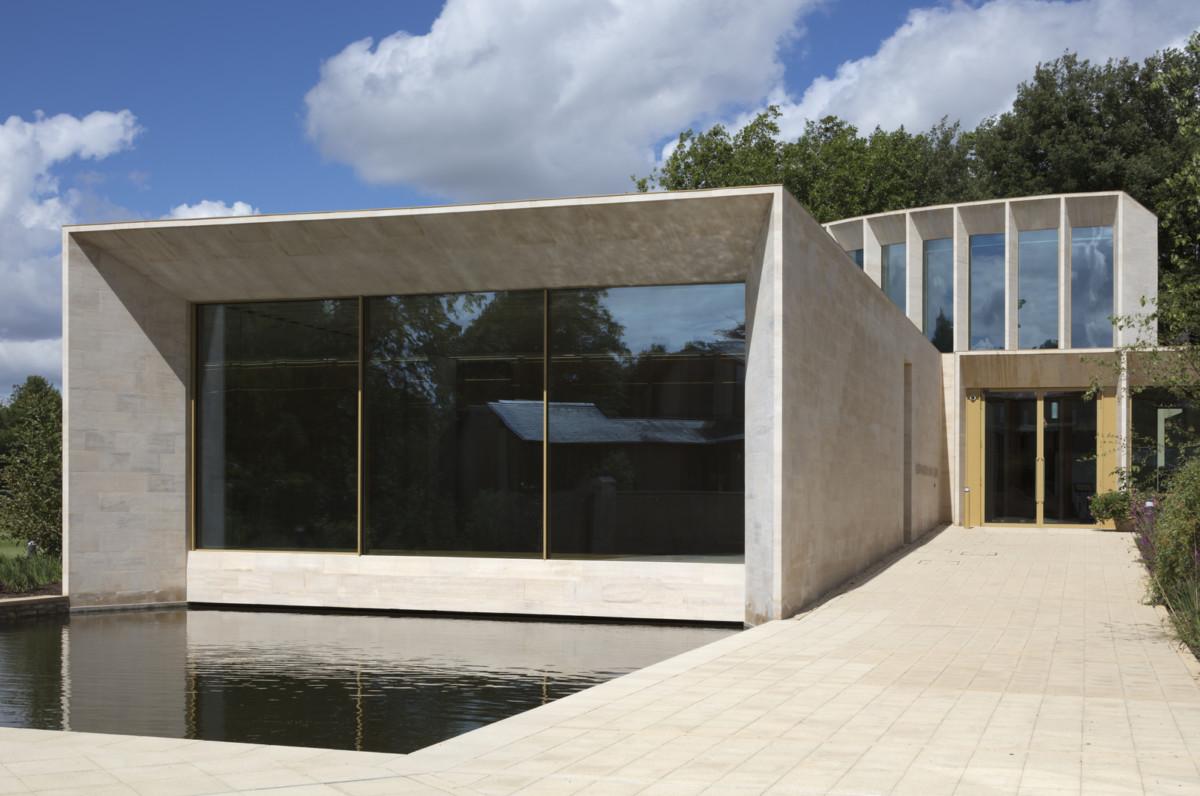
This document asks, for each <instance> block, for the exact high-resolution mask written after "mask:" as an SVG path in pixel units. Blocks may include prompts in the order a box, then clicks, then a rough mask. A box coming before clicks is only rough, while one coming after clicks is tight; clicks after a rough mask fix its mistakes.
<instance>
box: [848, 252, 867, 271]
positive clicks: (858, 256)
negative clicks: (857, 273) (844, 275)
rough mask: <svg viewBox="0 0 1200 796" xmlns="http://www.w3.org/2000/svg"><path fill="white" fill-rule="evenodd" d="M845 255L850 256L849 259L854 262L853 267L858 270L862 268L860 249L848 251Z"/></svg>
mask: <svg viewBox="0 0 1200 796" xmlns="http://www.w3.org/2000/svg"><path fill="white" fill-rule="evenodd" d="M846 254H848V255H850V259H851V260H853V261H854V264H855V265H857V266H858V267H859V268H862V267H863V250H862V249H851V250H850V251H848V252H846Z"/></svg>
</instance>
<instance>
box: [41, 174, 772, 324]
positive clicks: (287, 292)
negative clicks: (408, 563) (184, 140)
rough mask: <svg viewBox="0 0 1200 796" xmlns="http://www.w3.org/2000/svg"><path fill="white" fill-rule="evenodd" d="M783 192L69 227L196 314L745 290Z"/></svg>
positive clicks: (93, 251)
mask: <svg viewBox="0 0 1200 796" xmlns="http://www.w3.org/2000/svg"><path fill="white" fill-rule="evenodd" d="M780 192H781V189H780V188H779V187H778V186H761V187H750V188H730V189H719V190H704V191H684V192H667V193H644V194H627V195H618V196H604V197H592V198H578V199H554V200H543V201H529V202H505V203H491V204H474V205H455V206H446V207H427V208H412V209H394V210H367V211H353V212H337V213H307V214H293V215H263V216H243V217H236V218H213V219H190V220H162V221H139V222H128V223H118V224H92V225H77V226H71V227H65V228H64V232H65V234H66V235H67V236H68V237H69V238H70V239H72V240H73V241H74V242H76V243H78V244H79V246H80V247H81V248H82V249H83V251H84V252H85V253H87V254H88V255H89V257H92V258H93V259H95V257H96V256H102V257H103V256H107V257H111V258H113V259H115V260H117V261H119V262H121V263H123V264H125V265H127V266H129V267H130V268H132V269H134V270H136V271H137V272H139V273H141V274H142V275H144V276H145V277H147V278H149V279H151V280H153V281H154V282H156V283H158V284H159V285H161V286H162V287H164V288H166V289H167V290H168V291H170V292H171V293H173V294H175V295H177V296H179V297H181V298H184V299H187V300H188V301H194V302H212V301H246V300H270V299H289V298H318V297H334V296H353V295H380V294H392V293H442V292H461V291H484V290H520V289H535V288H544V287H549V288H554V287H589V286H613V285H638V284H671V283H679V282H724V281H738V280H743V279H745V278H746V276H747V274H748V273H749V272H750V270H751V269H752V268H753V266H754V264H756V263H757V262H758V261H760V260H761V256H762V246H763V240H764V235H765V230H766V227H767V221H768V218H769V213H770V208H771V204H772V201H773V198H774V197H776V196H777V195H779V194H780Z"/></svg>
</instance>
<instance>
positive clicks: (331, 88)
mask: <svg viewBox="0 0 1200 796" xmlns="http://www.w3.org/2000/svg"><path fill="white" fill-rule="evenodd" d="M819 4H820V3H819V0H758V1H757V2H755V3H754V4H753V7H752V8H747V7H746V6H745V5H744V4H741V3H733V2H729V0H655V2H645V0H556V2H542V1H540V0H514V1H513V2H495V0H450V1H449V2H448V3H447V4H446V7H445V8H444V9H443V11H442V13H441V16H439V17H438V19H437V20H436V21H435V22H434V24H433V26H432V28H431V30H430V31H429V33H428V34H425V35H422V36H412V35H409V34H407V33H403V32H400V33H396V34H394V35H392V36H388V37H387V38H385V39H383V40H381V41H380V42H379V43H378V44H377V45H373V43H372V41H371V40H370V39H364V40H362V41H358V42H354V43H353V44H351V45H349V46H348V47H346V49H344V50H343V51H342V52H341V53H339V54H337V55H335V56H334V57H332V58H330V59H329V60H328V61H326V62H325V63H324V64H323V65H322V68H321V78H320V81H319V82H318V83H317V85H316V86H314V87H313V88H312V90H310V91H309V93H308V95H307V96H306V98H305V101H306V103H307V107H308V115H307V128H308V133H309V135H310V136H311V138H312V139H313V140H314V141H315V142H316V143H317V144H318V146H319V147H320V149H321V151H322V152H323V153H324V154H325V155H326V156H328V157H329V158H332V159H334V160H337V161H340V162H343V163H347V164H349V165H350V166H352V167H353V168H354V169H355V170H356V171H357V173H358V174H359V175H360V176H361V177H362V178H363V179H365V180H367V181H369V182H403V183H409V184H412V185H415V186H418V187H420V188H422V189H423V190H425V191H427V192H430V193H433V194H437V195H440V196H446V197H451V198H456V199H462V198H475V199H478V198H502V197H505V198H511V197H529V196H549V195H561V194H579V193H589V192H602V191H624V190H629V189H630V187H631V185H630V182H629V179H628V175H630V174H631V173H639V174H642V173H646V172H647V171H648V170H649V169H650V168H651V166H653V164H654V161H655V154H656V153H655V152H654V151H653V148H654V146H656V145H657V144H658V143H659V142H661V141H662V139H663V138H664V137H668V136H670V137H673V136H675V135H676V134H677V133H678V132H679V131H680V130H681V129H684V128H685V127H688V126H689V125H692V124H694V123H695V122H696V121H697V120H698V119H712V118H715V117H716V116H717V115H720V114H728V113H735V112H737V111H738V110H739V109H744V108H746V107H748V106H754V105H756V104H757V103H759V102H760V101H762V99H763V98H764V97H766V96H768V94H769V93H770V92H771V91H772V90H773V89H774V88H775V87H777V86H778V85H780V84H781V82H782V79H783V65H782V62H781V61H780V58H779V51H780V48H781V47H782V46H784V45H785V44H786V43H787V42H788V41H789V40H790V39H791V38H792V37H794V36H796V35H798V33H799V24H800V18H801V15H802V13H803V12H805V11H807V10H810V9H812V8H814V7H816V6H817V5H819Z"/></svg>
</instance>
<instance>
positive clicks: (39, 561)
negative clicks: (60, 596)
mask: <svg viewBox="0 0 1200 796" xmlns="http://www.w3.org/2000/svg"><path fill="white" fill-rule="evenodd" d="M61 580H62V563H61V562H59V560H58V559H57V558H55V557H53V556H43V555H36V556H32V557H26V556H23V555H22V556H8V555H6V556H0V594H27V593H29V592H35V591H38V590H41V589H44V588H45V587H47V586H50V585H52V584H54V583H58V582H60V581H61Z"/></svg>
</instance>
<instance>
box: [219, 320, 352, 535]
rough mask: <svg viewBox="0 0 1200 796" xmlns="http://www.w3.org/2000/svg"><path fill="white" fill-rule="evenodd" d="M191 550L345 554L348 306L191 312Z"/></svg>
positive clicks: (348, 520) (348, 529) (348, 524)
mask: <svg viewBox="0 0 1200 796" xmlns="http://www.w3.org/2000/svg"><path fill="white" fill-rule="evenodd" d="M196 323H197V338H198V339H197V351H196V353H197V373H196V378H197V384H196V397H197V414H198V418H197V422H198V425H197V437H196V441H197V452H196V476H197V481H198V483H197V487H198V498H199V499H198V501H197V504H196V529H195V530H196V545H197V546H198V547H211V548H249V549H264V550H268V549H269V550H354V549H356V547H357V545H358V537H357V529H356V526H357V519H358V512H357V507H356V502H357V500H356V495H357V448H358V442H357V439H358V435H357V429H358V409H357V406H358V301H357V300H355V299H352V300H329V301H292V302H276V303H260V304H218V305H209V306H202V307H199V308H198V310H197V317H196Z"/></svg>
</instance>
